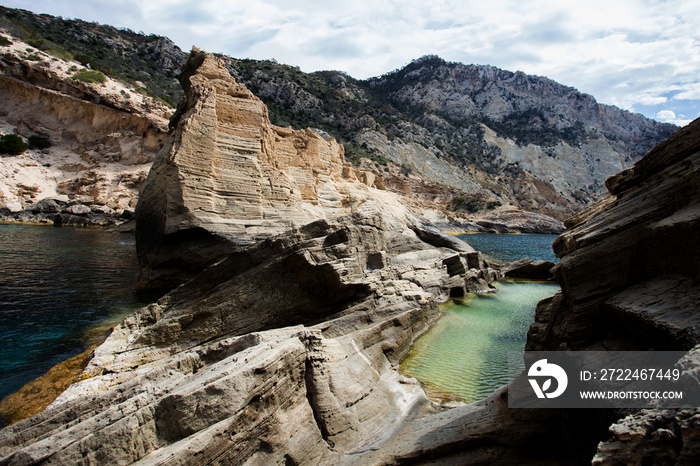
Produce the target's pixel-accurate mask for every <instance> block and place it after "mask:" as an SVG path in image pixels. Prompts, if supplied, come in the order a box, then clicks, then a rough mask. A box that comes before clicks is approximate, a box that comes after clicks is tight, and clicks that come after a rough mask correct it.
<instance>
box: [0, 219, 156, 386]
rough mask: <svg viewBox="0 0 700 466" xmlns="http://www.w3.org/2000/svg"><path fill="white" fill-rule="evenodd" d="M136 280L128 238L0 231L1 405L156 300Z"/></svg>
mask: <svg viewBox="0 0 700 466" xmlns="http://www.w3.org/2000/svg"><path fill="white" fill-rule="evenodd" d="M137 278H138V263H137V259H136V250H135V244H134V237H133V235H126V234H120V233H115V232H108V231H105V230H99V229H81V228H55V227H52V226H32V225H0V399H2V398H4V397H5V396H7V395H8V394H10V393H12V392H14V391H16V390H17V389H19V388H20V387H22V385H24V384H25V383H27V382H29V381H31V380H33V379H35V378H36V377H38V376H40V375H43V374H44V373H46V371H48V369H50V368H51V367H52V366H54V365H55V364H57V363H59V362H61V361H63V360H65V359H68V358H69V357H71V356H74V355H76V354H80V353H81V352H82V351H84V350H85V349H86V348H87V347H89V346H90V345H91V344H94V343H98V342H99V341H100V340H101V339H102V338H104V335H105V332H107V331H108V330H109V328H110V327H112V326H114V325H116V324H117V323H118V322H119V321H121V319H122V318H123V317H125V316H126V315H128V314H129V313H131V312H133V311H135V310H136V309H138V308H139V307H141V306H143V305H144V304H147V303H148V302H150V301H153V300H155V298H156V297H154V296H143V295H137V293H136V292H135V285H136V281H137Z"/></svg>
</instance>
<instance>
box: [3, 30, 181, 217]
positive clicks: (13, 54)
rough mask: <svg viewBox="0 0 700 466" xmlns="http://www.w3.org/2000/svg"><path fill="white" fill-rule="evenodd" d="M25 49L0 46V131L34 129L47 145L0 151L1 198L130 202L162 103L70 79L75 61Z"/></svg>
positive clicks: (160, 137) (157, 142) (160, 124)
mask: <svg viewBox="0 0 700 466" xmlns="http://www.w3.org/2000/svg"><path fill="white" fill-rule="evenodd" d="M27 48H29V46H28V45H27V44H24V43H23V42H21V41H19V40H16V39H13V43H12V45H11V46H5V47H3V50H2V51H0V52H1V53H2V55H1V56H0V72H1V74H0V98H1V99H2V102H3V105H2V108H0V131H2V132H3V133H9V132H12V133H17V134H19V135H21V136H23V137H24V138H29V137H32V136H40V137H43V138H46V141H48V142H49V143H50V147H48V148H45V149H41V150H39V149H30V150H28V151H26V152H25V153H23V154H21V155H18V156H13V157H3V158H2V160H1V161H0V173H2V175H3V176H2V181H0V205H4V204H7V203H13V202H18V203H20V204H22V205H23V207H24V208H27V207H28V206H29V205H30V204H32V203H34V202H36V201H38V200H41V199H44V198H47V197H55V196H59V195H62V196H67V197H68V198H69V199H77V198H82V199H85V198H87V199H89V200H90V202H94V203H95V204H99V205H105V206H109V207H110V208H113V209H124V208H131V209H133V208H134V207H135V205H136V198H137V195H138V191H139V188H140V187H141V185H142V184H143V181H144V180H145V178H146V174H147V173H148V169H149V167H150V165H151V163H152V161H153V158H154V156H155V154H156V153H157V152H158V151H159V150H160V148H161V147H162V146H163V144H164V142H165V141H166V139H167V131H168V128H167V115H168V113H167V112H168V109H167V107H165V106H164V105H162V104H159V103H156V101H155V100H153V99H150V98H147V97H144V96H141V95H133V96H130V95H129V93H128V92H127V91H126V90H125V89H126V88H125V87H124V85H122V84H121V83H117V82H116V81H113V80H111V79H107V80H106V82H105V83H104V84H103V85H100V84H92V83H85V82H82V81H79V80H77V79H73V78H72V75H73V73H74V71H70V70H73V69H78V67H79V64H78V63H77V62H64V61H62V60H55V59H53V60H52V59H51V58H52V57H51V56H49V55H47V54H45V53H44V52H40V51H36V54H38V55H41V58H42V59H44V60H45V61H40V62H34V61H30V60H28V59H26V58H25V55H26V53H25V49H27ZM32 50H33V49H32ZM71 67H72V68H71ZM120 90H121V91H123V92H120Z"/></svg>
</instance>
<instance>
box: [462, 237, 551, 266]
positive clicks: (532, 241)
mask: <svg viewBox="0 0 700 466" xmlns="http://www.w3.org/2000/svg"><path fill="white" fill-rule="evenodd" d="M556 237H557V235H538V234H531V233H523V234H520V235H495V234H492V233H474V234H467V235H459V236H458V238H460V239H462V240H464V241H466V242H467V243H468V244H469V245H470V246H471V247H473V248H474V249H476V250H477V251H481V252H482V253H483V254H486V255H487V256H489V257H491V258H493V259H496V260H499V261H503V262H512V261H515V260H518V259H523V258H525V257H529V258H531V259H537V260H546V261H551V262H554V263H556V262H558V261H559V259H557V256H555V255H554V251H552V242H553V241H554V240H555V239H556Z"/></svg>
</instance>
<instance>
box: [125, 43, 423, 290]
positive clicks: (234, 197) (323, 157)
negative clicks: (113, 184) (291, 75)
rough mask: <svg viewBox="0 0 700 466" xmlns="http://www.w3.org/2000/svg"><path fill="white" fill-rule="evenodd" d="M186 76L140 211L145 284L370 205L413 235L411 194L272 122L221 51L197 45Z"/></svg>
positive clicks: (400, 232) (314, 136) (415, 221)
mask: <svg viewBox="0 0 700 466" xmlns="http://www.w3.org/2000/svg"><path fill="white" fill-rule="evenodd" d="M181 81H182V86H183V88H184V89H185V93H186V98H185V99H184V100H183V101H182V102H181V104H180V106H179V107H178V110H177V112H176V114H175V115H174V116H173V118H172V119H171V122H170V124H171V127H172V128H173V132H172V134H171V136H170V138H169V140H168V143H167V144H166V146H165V147H164V148H163V150H162V151H161V152H160V153H159V154H158V156H157V157H156V160H155V162H154V164H153V167H152V169H151V172H150V174H149V176H148V179H147V180H146V183H145V184H144V186H143V189H142V190H141V194H140V199H139V204H138V208H137V211H136V212H137V213H136V228H137V246H138V251H139V259H140V262H141V264H142V267H143V277H142V278H143V281H144V282H149V283H152V284H158V283H159V282H160V283H162V284H167V283H168V282H172V283H173V284H174V283H179V282H181V281H183V280H184V279H188V278H191V277H192V276H193V274H194V273H197V272H199V271H201V270H203V269H204V268H205V267H206V266H208V265H210V264H212V263H214V262H216V261H217V260H219V259H220V258H221V257H223V255H225V254H227V253H229V252H231V250H233V249H235V248H236V247H239V246H242V245H248V244H251V243H253V242H255V241H258V240H260V239H263V238H266V237H270V236H272V235H275V234H280V233H282V232H284V231H286V230H288V229H290V228H294V227H300V226H302V225H304V224H307V223H310V222H312V221H315V220H318V219H333V218H337V217H339V216H343V215H348V214H351V213H354V212H364V211H367V210H368V209H376V210H379V211H381V212H383V213H384V215H385V218H386V221H387V222H388V223H389V225H390V228H389V231H390V237H389V241H390V243H391V244H392V247H394V246H395V247H397V248H401V247H403V246H398V245H400V244H402V243H405V242H406V241H408V242H409V243H410V242H411V241H412V240H411V238H410V236H412V237H413V240H415V238H416V235H415V234H413V233H412V232H409V233H406V232H407V231H408V230H406V225H407V224H411V225H420V223H421V221H420V220H419V218H418V216H416V215H415V214H413V213H411V211H410V210H409V209H408V208H407V205H410V201H409V200H408V199H406V198H403V197H400V196H398V195H396V194H393V193H389V192H386V191H384V190H383V188H384V187H385V186H384V184H383V182H382V180H381V179H378V178H376V177H375V176H374V174H373V173H371V172H368V171H362V170H359V169H356V168H354V167H352V166H351V165H350V164H348V163H346V162H345V159H344V156H343V148H342V146H340V145H339V144H338V143H337V142H336V141H335V140H334V139H332V138H324V137H323V136H322V135H321V134H319V133H317V132H314V131H313V130H309V129H307V130H293V129H292V128H282V127H278V126H275V125H273V124H271V123H270V121H269V118H268V115H267V107H266V106H265V104H264V103H263V102H262V101H261V100H260V99H258V98H257V97H256V96H254V95H253V94H252V93H251V92H250V91H249V90H248V89H247V88H246V87H245V86H244V85H242V84H240V83H238V82H236V81H235V80H234V79H233V78H232V77H231V75H230V74H229V73H228V71H227V70H226V68H225V67H224V65H223V62H221V61H220V60H219V59H217V58H215V57H214V56H212V55H210V54H207V53H205V52H201V51H198V50H193V52H192V54H191V55H190V58H189V60H188V62H187V64H186V65H185V67H184V71H183V73H182V75H181ZM406 235H408V236H409V238H408V239H407V237H406ZM171 286H172V285H171Z"/></svg>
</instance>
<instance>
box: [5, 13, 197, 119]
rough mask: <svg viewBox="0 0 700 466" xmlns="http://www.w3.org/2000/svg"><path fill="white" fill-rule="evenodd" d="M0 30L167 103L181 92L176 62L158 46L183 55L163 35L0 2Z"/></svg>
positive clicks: (178, 96) (173, 102)
mask: <svg viewBox="0 0 700 466" xmlns="http://www.w3.org/2000/svg"><path fill="white" fill-rule="evenodd" d="M0 28H2V29H5V30H6V31H7V32H8V33H9V34H11V35H13V36H15V37H17V38H19V39H21V40H23V41H25V42H27V43H28V44H30V45H32V46H33V47H35V48H36V49H39V50H42V51H44V52H47V53H49V54H51V55H53V56H55V57H57V58H61V59H70V58H75V59H76V60H78V61H79V62H81V63H82V64H83V65H84V66H86V65H90V68H92V69H93V70H96V71H99V72H101V73H102V74H104V75H107V76H110V77H113V78H117V79H120V80H122V81H123V82H125V83H128V84H131V85H134V86H138V84H137V82H141V83H143V89H142V90H145V91H146V92H147V93H148V94H150V95H151V96H153V97H157V98H160V99H162V100H163V101H164V102H166V103H167V104H169V105H171V106H173V107H174V106H176V104H177V102H178V100H179V99H180V97H181V96H182V90H181V88H180V84H179V82H178V81H177V74H178V73H179V68H178V65H181V63H176V62H177V60H174V61H175V62H171V61H169V60H165V59H163V60H161V58H162V56H161V54H159V52H158V50H159V48H163V47H165V48H172V50H173V51H174V53H175V55H176V56H177V55H178V54H179V59H180V61H184V58H185V57H184V54H183V53H182V52H181V51H180V50H179V49H178V48H177V47H175V46H174V45H172V43H170V42H169V41H168V40H167V39H165V38H163V37H160V36H156V35H145V34H143V33H137V32H134V31H132V30H130V29H116V28H113V27H111V26H103V25H100V24H97V23H90V22H86V21H82V20H77V19H76V20H72V19H63V18H55V17H52V16H50V15H35V14H33V13H31V12H28V11H24V10H14V9H11V8H5V7H1V6H0Z"/></svg>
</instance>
